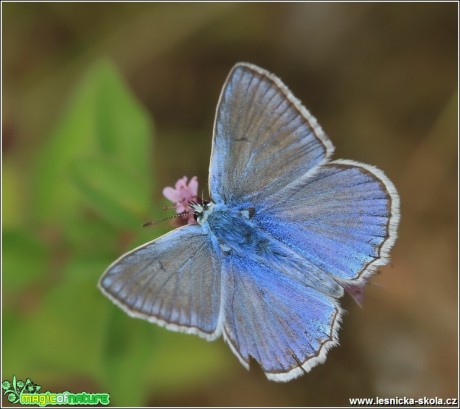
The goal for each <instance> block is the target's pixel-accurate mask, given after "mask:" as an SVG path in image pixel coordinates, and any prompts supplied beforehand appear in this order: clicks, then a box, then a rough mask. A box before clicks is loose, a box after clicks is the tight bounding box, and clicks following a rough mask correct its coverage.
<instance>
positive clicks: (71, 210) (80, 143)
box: [34, 62, 152, 224]
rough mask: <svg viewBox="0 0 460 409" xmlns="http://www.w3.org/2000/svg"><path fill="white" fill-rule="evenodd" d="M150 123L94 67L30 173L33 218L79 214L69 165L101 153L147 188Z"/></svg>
mask: <svg viewBox="0 0 460 409" xmlns="http://www.w3.org/2000/svg"><path fill="white" fill-rule="evenodd" d="M151 144H152V141H151V125H150V121H149V118H148V116H147V115H146V113H145V111H144V109H143V108H142V107H141V106H140V104H139V103H138V102H137V101H136V100H135V98H134V97H133V95H132V93H131V92H130V91H129V90H128V89H127V88H126V86H125V85H124V84H123V82H122V80H121V79H120V76H119V74H118V73H117V71H116V69H115V68H114V67H113V66H112V65H111V64H109V63H108V62H99V63H97V64H95V65H94V66H93V67H92V68H91V69H90V70H89V71H88V72H87V74H86V75H85V77H84V78H83V80H82V81H81V83H80V84H79V85H78V87H77V89H76V92H75V94H74V96H73V98H71V100H70V103H69V104H68V108H67V110H66V112H65V113H64V115H63V116H62V118H61V120H60V122H59V123H58V125H57V126H56V128H55V129H54V131H53V132H52V133H51V135H50V137H49V139H48V141H47V143H46V144H45V146H44V149H43V151H42V152H41V154H40V156H39V161H38V163H37V172H36V173H35V178H36V181H35V184H34V185H35V187H36V188H35V196H36V200H35V202H34V210H35V217H36V218H37V219H38V220H39V221H42V222H48V223H52V224H62V223H63V222H65V220H67V219H68V218H69V217H74V216H76V215H77V214H78V212H79V204H80V203H79V200H78V195H79V192H78V191H77V190H76V189H75V187H74V185H73V184H72V183H71V179H70V166H71V165H72V164H73V163H74V162H75V161H78V160H79V159H81V158H85V157H91V156H93V155H96V156H97V155H100V154H106V155H108V156H110V157H111V158H113V159H114V160H116V161H117V162H119V163H123V164H124V166H126V167H127V168H129V169H130V171H131V173H132V175H133V176H135V181H136V183H137V181H141V184H142V185H143V186H145V185H149V187H150V188H151V184H152V183H151V179H152V178H151V171H150V166H149V163H150V159H151V154H152V149H151Z"/></svg>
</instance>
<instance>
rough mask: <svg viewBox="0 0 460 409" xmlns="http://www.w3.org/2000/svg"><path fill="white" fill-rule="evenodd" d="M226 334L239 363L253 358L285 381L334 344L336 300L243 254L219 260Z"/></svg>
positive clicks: (319, 359) (337, 315) (337, 316)
mask: <svg viewBox="0 0 460 409" xmlns="http://www.w3.org/2000/svg"><path fill="white" fill-rule="evenodd" d="M223 280H224V289H225V290H224V296H223V301H224V323H223V325H224V328H223V333H224V338H225V340H226V341H227V343H228V344H229V345H230V347H231V349H232V351H233V352H234V353H235V354H236V355H237V357H238V358H239V360H240V362H241V363H242V364H243V365H244V366H245V367H246V368H248V367H249V359H250V357H252V358H253V359H255V360H256V361H257V362H258V363H259V364H260V366H261V368H262V370H263V371H264V372H265V374H266V376H267V378H269V379H271V380H274V381H281V382H286V381H289V380H290V379H294V378H296V377H298V376H300V375H301V374H302V373H305V372H308V371H309V370H310V369H311V368H313V367H314V366H315V365H317V364H319V363H321V362H323V361H324V359H325V357H326V352H327V350H328V349H329V348H331V347H332V346H334V345H336V344H337V332H338V328H339V324H340V319H341V310H340V307H339V306H338V305H337V303H336V301H335V300H334V299H332V298H331V297H328V296H326V295H325V294H324V293H321V292H319V291H317V290H315V289H314V288H312V287H310V286H307V285H305V284H304V283H302V282H301V281H298V280H296V279H293V278H292V277H289V276H287V275H282V274H280V273H279V272H278V271H276V270H274V269H270V268H268V267H267V266H266V265H263V264H259V263H257V262H254V261H253V260H251V259H249V258H247V259H244V258H241V257H239V256H229V257H228V258H227V259H226V260H224V264H223Z"/></svg>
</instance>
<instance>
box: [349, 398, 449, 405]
mask: <svg viewBox="0 0 460 409" xmlns="http://www.w3.org/2000/svg"><path fill="white" fill-rule="evenodd" d="M349 400H350V405H351V406H380V405H384V406H458V399H457V398H445V399H444V398H438V397H434V398H430V397H426V396H425V397H423V398H408V397H406V396H403V397H399V396H396V397H394V398H381V397H378V396H377V397H375V398H350V399H349Z"/></svg>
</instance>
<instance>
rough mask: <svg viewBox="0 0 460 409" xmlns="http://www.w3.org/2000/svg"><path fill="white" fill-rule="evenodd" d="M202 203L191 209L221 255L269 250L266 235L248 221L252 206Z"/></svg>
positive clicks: (262, 253) (259, 253)
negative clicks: (243, 207) (239, 206)
mask: <svg viewBox="0 0 460 409" xmlns="http://www.w3.org/2000/svg"><path fill="white" fill-rule="evenodd" d="M205 206H206V208H200V209H198V208H196V209H195V211H196V212H198V215H197V222H198V223H199V224H200V225H201V226H202V227H203V229H204V230H205V231H206V232H207V233H209V235H210V237H211V240H212V242H213V244H214V245H215V247H218V249H220V250H221V251H222V252H223V254H224V255H229V254H232V253H237V254H243V253H244V254H246V255H247V254H253V255H255V256H256V255H264V254H265V253H266V252H267V251H269V247H270V240H269V238H268V237H267V236H266V234H265V233H264V232H262V231H261V230H260V229H257V228H256V227H255V226H254V222H253V221H252V217H253V215H254V212H255V211H254V209H252V208H249V209H243V210H235V209H230V208H229V207H227V206H226V205H225V204H214V203H212V202H211V203H209V204H207V205H205Z"/></svg>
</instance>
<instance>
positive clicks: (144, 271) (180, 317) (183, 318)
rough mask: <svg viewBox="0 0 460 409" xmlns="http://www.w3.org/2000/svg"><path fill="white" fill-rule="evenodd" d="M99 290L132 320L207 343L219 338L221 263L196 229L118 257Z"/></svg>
mask: <svg viewBox="0 0 460 409" xmlns="http://www.w3.org/2000/svg"><path fill="white" fill-rule="evenodd" d="M99 286H100V288H101V289H102V291H103V292H104V294H106V295H107V296H108V297H109V298H110V299H111V300H112V301H113V302H115V303H116V304H117V305H119V306H120V307H121V308H122V309H123V310H125V311H126V312H127V313H128V314H129V315H131V316H134V317H138V318H144V319H146V320H149V321H152V322H156V323H158V324H160V325H165V326H167V327H168V328H169V329H173V330H177V331H181V332H187V333H192V334H197V335H200V336H202V337H204V338H207V339H213V338H215V337H217V336H218V335H219V331H220V328H219V325H218V323H219V311H220V303H221V295H220V292H221V276H220V262H219V260H218V258H217V257H216V256H215V254H214V253H213V250H212V247H211V245H210V243H209V237H208V236H207V235H206V234H204V233H203V230H202V228H201V226H198V225H188V226H184V227H181V228H179V229H176V230H173V231H172V232H170V233H168V234H166V235H164V236H162V237H160V238H158V239H157V240H154V241H152V242H150V243H147V244H145V245H143V246H141V247H139V248H137V249H135V250H133V251H131V252H130V253H128V254H126V255H124V256H122V257H121V258H120V259H119V260H117V261H116V262H115V263H113V264H112V265H111V266H110V267H109V268H108V269H107V271H106V272H105V273H104V275H103V276H102V278H101V280H100V283H99Z"/></svg>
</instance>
